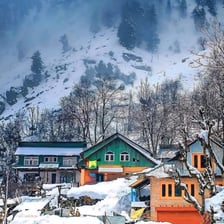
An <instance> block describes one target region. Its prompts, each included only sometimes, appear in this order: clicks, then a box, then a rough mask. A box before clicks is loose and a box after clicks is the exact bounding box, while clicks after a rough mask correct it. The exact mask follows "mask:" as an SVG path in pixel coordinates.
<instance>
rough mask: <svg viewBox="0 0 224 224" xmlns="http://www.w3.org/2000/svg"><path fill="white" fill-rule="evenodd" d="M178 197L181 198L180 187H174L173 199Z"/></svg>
mask: <svg viewBox="0 0 224 224" xmlns="http://www.w3.org/2000/svg"><path fill="white" fill-rule="evenodd" d="M180 196H181V187H180V186H175V197H180Z"/></svg>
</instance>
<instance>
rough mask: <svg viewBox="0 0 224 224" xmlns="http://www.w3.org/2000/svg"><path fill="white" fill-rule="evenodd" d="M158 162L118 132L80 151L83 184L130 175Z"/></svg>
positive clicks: (79, 164) (81, 181)
mask: <svg viewBox="0 0 224 224" xmlns="http://www.w3.org/2000/svg"><path fill="white" fill-rule="evenodd" d="M158 163H159V162H158V161H157V160H155V159H154V158H152V157H151V156H150V153H149V151H147V150H146V149H145V148H143V147H141V146H140V145H138V144H136V143H135V142H133V141H131V140H130V139H128V138H127V137H125V136H124V135H121V134H120V133H115V134H113V135H111V136H110V137H108V138H106V139H103V140H102V141H101V142H99V143H97V144H95V145H93V146H91V147H90V148H88V149H86V150H84V151H83V152H82V153H81V160H80V161H79V162H78V167H79V169H80V171H81V174H80V185H84V184H93V183H97V182H100V181H110V180H114V179H116V178H119V177H127V176H129V175H131V174H132V173H135V172H140V171H142V170H144V169H146V168H150V167H154V166H156V165H157V164H158Z"/></svg>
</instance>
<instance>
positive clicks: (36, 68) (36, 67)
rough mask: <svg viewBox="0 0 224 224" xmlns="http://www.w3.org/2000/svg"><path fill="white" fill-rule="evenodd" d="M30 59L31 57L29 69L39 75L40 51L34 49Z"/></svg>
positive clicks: (40, 64) (41, 63)
mask: <svg viewBox="0 0 224 224" xmlns="http://www.w3.org/2000/svg"><path fill="white" fill-rule="evenodd" d="M31 59H32V65H31V71H32V72H33V73H34V74H36V75H41V73H42V72H43V61H42V59H41V55H40V52H39V51H36V52H35V53H34V54H33V56H32V57H31Z"/></svg>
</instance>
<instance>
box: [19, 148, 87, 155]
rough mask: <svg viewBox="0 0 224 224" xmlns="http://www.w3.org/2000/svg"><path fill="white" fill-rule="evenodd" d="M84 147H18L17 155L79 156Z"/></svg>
mask: <svg viewBox="0 0 224 224" xmlns="http://www.w3.org/2000/svg"><path fill="white" fill-rule="evenodd" d="M82 151H83V148H81V147H80V148H66V147H61V148H51V147H18V148H17V150H16V152H15V155H33V156H39V155H49V156H51V155H52V156H53V155H55V156H78V155H80V153H81V152H82Z"/></svg>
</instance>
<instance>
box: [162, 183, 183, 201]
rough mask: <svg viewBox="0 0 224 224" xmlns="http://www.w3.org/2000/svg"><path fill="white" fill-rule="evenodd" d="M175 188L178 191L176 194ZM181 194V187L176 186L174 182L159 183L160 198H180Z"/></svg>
mask: <svg viewBox="0 0 224 224" xmlns="http://www.w3.org/2000/svg"><path fill="white" fill-rule="evenodd" d="M178 188H179V189H178ZM177 190H178V191H179V192H180V193H179V194H177ZM183 195H184V194H183V189H181V187H179V186H177V185H176V184H175V183H174V182H165V183H161V184H160V198H161V199H182V198H183Z"/></svg>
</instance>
